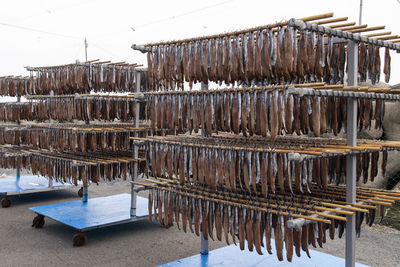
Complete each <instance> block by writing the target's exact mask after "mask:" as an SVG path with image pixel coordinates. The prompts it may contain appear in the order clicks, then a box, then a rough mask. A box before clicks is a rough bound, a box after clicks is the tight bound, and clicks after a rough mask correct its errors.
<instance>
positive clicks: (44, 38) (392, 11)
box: [0, 0, 400, 84]
mask: <svg viewBox="0 0 400 267" xmlns="http://www.w3.org/2000/svg"><path fill="white" fill-rule="evenodd" d="M363 2H364V8H363V24H364V23H367V24H368V25H369V26H378V25H386V26H387V28H386V29H385V31H386V30H391V31H392V34H400V25H399V23H398V17H399V15H400V3H399V2H398V1H397V0H381V1H378V0H375V1H372V0H364V1H363ZM359 3H360V2H359V0H335V1H321V0H319V1H317V0H309V1H307V0H303V1H296V0H286V1H284V0H280V1H279V0H278V1H266V0H264V1H262V0H254V1H251V0H247V1H246V0H217V1H211V0H203V1H188V0H187V1H179V0H169V1H122V0H113V1H109V0H107V1H106V0H99V1H95V0H70V1H54V0H53V1H50V0H47V1H46V0H36V1H27V0H26V1H22V0H20V1H18V0H13V1H3V3H2V5H1V8H0V36H1V37H0V40H1V41H0V76H3V75H11V74H14V75H27V74H28V73H27V72H26V71H25V69H24V66H27V65H29V66H49V65H56V64H66V63H72V62H74V61H75V60H76V59H79V60H81V61H84V56H85V54H84V38H85V37H87V39H88V43H89V47H88V59H89V60H90V59H97V58H99V59H101V60H112V61H114V62H116V61H127V62H131V63H133V62H137V63H144V64H146V62H145V57H144V56H143V55H142V54H141V53H140V52H136V51H133V50H132V49H131V48H130V46H131V45H132V44H133V43H136V44H143V43H148V42H152V41H154V42H155V41H160V40H165V41H166V40H171V39H181V38H189V37H197V36H202V35H206V34H213V33H220V32H224V31H232V30H237V29H243V28H248V27H252V26H258V25H263V24H269V23H273V22H276V21H280V20H286V19H290V18H292V17H295V18H300V17H305V16H310V15H315V14H321V13H327V12H334V13H335V17H342V16H348V17H349V21H355V22H357V23H358V14H359ZM10 25H13V26H14V25H15V26H18V27H11V26H10ZM20 27H22V28H20ZM131 27H132V28H134V29H135V31H133V30H132V29H131ZM28 29H29V30H28ZM34 30H39V31H34ZM45 32H47V33H51V34H47V33H45ZM391 55H392V76H391V80H390V83H391V84H395V83H400V59H399V56H400V55H399V56H397V55H396V53H395V52H394V51H393V52H391ZM381 79H382V76H381Z"/></svg>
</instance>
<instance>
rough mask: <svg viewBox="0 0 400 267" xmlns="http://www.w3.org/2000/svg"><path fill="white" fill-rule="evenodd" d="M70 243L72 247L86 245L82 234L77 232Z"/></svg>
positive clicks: (84, 236)
mask: <svg viewBox="0 0 400 267" xmlns="http://www.w3.org/2000/svg"><path fill="white" fill-rule="evenodd" d="M72 243H73V245H74V247H81V246H84V245H85V243H86V235H85V233H84V232H78V233H76V234H74V236H73V237H72Z"/></svg>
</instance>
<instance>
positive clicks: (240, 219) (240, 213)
mask: <svg viewBox="0 0 400 267" xmlns="http://www.w3.org/2000/svg"><path fill="white" fill-rule="evenodd" d="M238 225H239V246H240V250H244V241H245V226H244V222H243V209H242V208H239V209H238ZM218 240H220V239H218Z"/></svg>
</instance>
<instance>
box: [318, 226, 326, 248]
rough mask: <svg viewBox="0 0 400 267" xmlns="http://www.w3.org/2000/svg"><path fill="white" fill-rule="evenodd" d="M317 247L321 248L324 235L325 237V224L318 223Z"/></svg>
mask: <svg viewBox="0 0 400 267" xmlns="http://www.w3.org/2000/svg"><path fill="white" fill-rule="evenodd" d="M317 226H318V238H317V242H318V245H319V246H320V247H321V248H322V243H324V235H325V224H324V223H323V222H318V223H317Z"/></svg>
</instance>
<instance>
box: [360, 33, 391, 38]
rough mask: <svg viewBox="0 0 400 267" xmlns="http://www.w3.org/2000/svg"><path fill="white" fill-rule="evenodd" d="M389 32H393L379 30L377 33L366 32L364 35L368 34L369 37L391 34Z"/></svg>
mask: <svg viewBox="0 0 400 267" xmlns="http://www.w3.org/2000/svg"><path fill="white" fill-rule="evenodd" d="M389 34H392V32H377V33H371V34H365V35H363V36H367V37H377V36H382V35H389Z"/></svg>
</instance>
